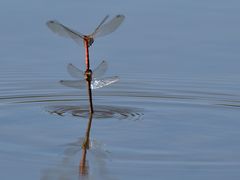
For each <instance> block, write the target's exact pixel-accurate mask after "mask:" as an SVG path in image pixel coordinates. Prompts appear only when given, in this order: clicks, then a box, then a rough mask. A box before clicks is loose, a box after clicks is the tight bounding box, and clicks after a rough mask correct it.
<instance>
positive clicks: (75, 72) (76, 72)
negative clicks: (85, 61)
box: [67, 64, 84, 79]
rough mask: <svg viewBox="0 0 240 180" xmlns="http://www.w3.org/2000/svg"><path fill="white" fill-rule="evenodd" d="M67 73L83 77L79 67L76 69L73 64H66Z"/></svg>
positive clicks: (79, 77)
mask: <svg viewBox="0 0 240 180" xmlns="http://www.w3.org/2000/svg"><path fill="white" fill-rule="evenodd" d="M67 70H68V73H69V74H70V75H71V76H72V77H73V78H77V79H84V72H83V71H82V70H80V69H78V68H77V67H76V66H74V65H73V64H68V66H67Z"/></svg>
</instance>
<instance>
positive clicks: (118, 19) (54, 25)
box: [47, 15, 125, 47]
mask: <svg viewBox="0 0 240 180" xmlns="http://www.w3.org/2000/svg"><path fill="white" fill-rule="evenodd" d="M108 18H109V15H107V16H105V18H104V19H103V20H102V21H101V22H100V24H99V25H98V26H97V28H96V29H95V31H94V32H93V33H91V34H89V35H84V34H82V33H79V32H77V31H75V30H73V29H70V28H68V27H67V26H64V25H63V24H61V23H59V22H58V21H56V20H51V21H48V22H47V26H48V27H49V28H50V29H51V30H52V31H53V32H54V33H57V34H59V35H61V36H64V37H69V38H71V39H73V40H74V41H75V42H76V43H77V44H80V43H81V42H83V41H84V40H87V41H88V47H90V46H91V45H92V43H93V42H94V39H95V38H97V37H101V36H105V35H108V34H110V33H112V32H113V31H115V30H116V29H117V28H118V27H119V26H120V24H121V23H122V22H123V20H124V18H125V17H124V15H116V16H115V17H114V18H113V19H112V20H110V21H108V22H106V21H107V19H108Z"/></svg>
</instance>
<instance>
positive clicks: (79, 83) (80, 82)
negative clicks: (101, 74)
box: [59, 80, 86, 89]
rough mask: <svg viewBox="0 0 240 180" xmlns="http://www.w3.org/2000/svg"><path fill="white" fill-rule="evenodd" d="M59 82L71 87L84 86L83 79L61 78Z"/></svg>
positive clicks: (80, 87) (81, 87)
mask: <svg viewBox="0 0 240 180" xmlns="http://www.w3.org/2000/svg"><path fill="white" fill-rule="evenodd" d="M59 82H60V84H62V85H64V86H67V87H71V88H77V89H83V88H85V87H86V81H85V80H61V81H59Z"/></svg>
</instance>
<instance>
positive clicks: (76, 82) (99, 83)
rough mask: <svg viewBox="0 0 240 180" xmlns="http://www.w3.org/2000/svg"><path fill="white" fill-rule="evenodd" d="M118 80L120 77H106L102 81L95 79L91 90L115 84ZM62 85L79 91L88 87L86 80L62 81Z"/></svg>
mask: <svg viewBox="0 0 240 180" xmlns="http://www.w3.org/2000/svg"><path fill="white" fill-rule="evenodd" d="M118 80H119V78H118V76H112V77H106V78H102V79H93V80H92V83H91V88H92V89H98V88H102V87H105V86H108V85H110V84H112V83H115V82H117V81H118ZM60 84H62V85H64V86H67V87H71V88H77V89H83V88H85V87H86V81H85V80H61V81H60Z"/></svg>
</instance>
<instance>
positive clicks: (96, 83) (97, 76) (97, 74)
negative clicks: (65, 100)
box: [60, 61, 119, 89]
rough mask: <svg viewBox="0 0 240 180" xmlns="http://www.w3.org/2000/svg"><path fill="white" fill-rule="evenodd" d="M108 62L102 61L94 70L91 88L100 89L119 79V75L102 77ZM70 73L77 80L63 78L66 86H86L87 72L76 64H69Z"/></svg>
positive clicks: (78, 87)
mask: <svg viewBox="0 0 240 180" xmlns="http://www.w3.org/2000/svg"><path fill="white" fill-rule="evenodd" d="M107 68H108V64H107V62H106V61H102V62H101V63H100V64H99V65H98V66H97V67H96V68H95V69H94V70H93V72H92V80H91V89H98V88H102V87H105V86H108V85H110V84H112V83H115V82H117V81H118V80H119V77H118V76H111V77H102V76H103V75H104V74H105V72H106V71H107ZM67 71H68V73H69V74H70V75H71V76H72V77H73V78H75V79H77V80H61V81H60V83H61V84H62V85H64V86H67V87H71V88H77V89H83V88H85V87H86V80H85V72H84V71H82V70H80V69H79V68H77V67H76V66H74V65H73V64H71V63H70V64H68V66H67Z"/></svg>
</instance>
